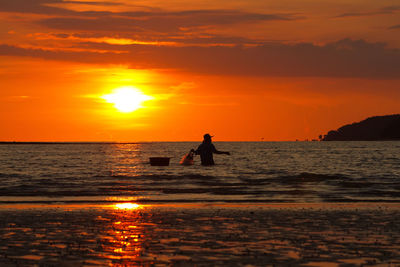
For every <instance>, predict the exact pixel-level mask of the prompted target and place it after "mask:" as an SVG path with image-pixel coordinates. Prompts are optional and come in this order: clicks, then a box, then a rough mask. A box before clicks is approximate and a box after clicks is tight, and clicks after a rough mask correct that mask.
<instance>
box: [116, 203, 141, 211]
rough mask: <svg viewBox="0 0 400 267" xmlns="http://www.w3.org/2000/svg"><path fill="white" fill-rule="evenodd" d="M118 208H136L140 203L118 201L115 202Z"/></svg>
mask: <svg viewBox="0 0 400 267" xmlns="http://www.w3.org/2000/svg"><path fill="white" fill-rule="evenodd" d="M115 208H116V209H127V210H134V209H138V208H140V205H139V204H136V203H117V204H115Z"/></svg>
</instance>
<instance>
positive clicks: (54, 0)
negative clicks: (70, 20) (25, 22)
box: [0, 0, 74, 15]
mask: <svg viewBox="0 0 400 267" xmlns="http://www.w3.org/2000/svg"><path fill="white" fill-rule="evenodd" d="M58 3H62V1H61V0H12V1H8V0H0V11H1V12H17V13H33V14H49V15H72V14H73V13H74V12H73V11H69V10H66V9H63V8H59V7H53V6H49V4H58Z"/></svg>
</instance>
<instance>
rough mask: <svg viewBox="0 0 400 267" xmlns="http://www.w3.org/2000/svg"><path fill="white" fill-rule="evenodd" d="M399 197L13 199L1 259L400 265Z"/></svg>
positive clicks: (0, 210)
mask: <svg viewBox="0 0 400 267" xmlns="http://www.w3.org/2000/svg"><path fill="white" fill-rule="evenodd" d="M399 221H400V205H398V204H385V203H380V204H371V203H357V204H354V203H353V204H350V203H348V204H340V203H331V204H329V203H325V204H312V203H311V204H310V203H308V204H301V203H292V204H290V203H279V204H172V203H169V204H156V205H148V204H145V205H141V204H135V203H113V204H107V205H99V204H63V203H55V204H18V205H15V204H3V205H1V206H0V265H1V266H32V265H37V266H55V265H58V266H96V265H97V266H110V265H111V266H128V265H129V266H132V265H133V266H135V265H147V266H149V265H160V266H163V265H178V266H207V265H212V266H273V265H275V266H361V265H363V266H398V265H400V252H399V251H400V226H399V224H398V222H399Z"/></svg>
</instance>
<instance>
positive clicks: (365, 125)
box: [320, 114, 400, 141]
mask: <svg viewBox="0 0 400 267" xmlns="http://www.w3.org/2000/svg"><path fill="white" fill-rule="evenodd" d="M320 140H321V141H380V140H400V114H395V115H386V116H375V117H370V118H368V119H365V120H363V121H360V122H356V123H353V124H347V125H345V126H342V127H340V128H339V129H337V130H336V131H329V132H328V133H327V134H326V135H324V136H322V135H321V136H320Z"/></svg>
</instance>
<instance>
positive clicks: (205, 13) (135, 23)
mask: <svg viewBox="0 0 400 267" xmlns="http://www.w3.org/2000/svg"><path fill="white" fill-rule="evenodd" d="M295 19H299V18H298V17H296V16H294V15H290V14H286V15H284V14H260V13H249V12H242V11H238V10H191V11H180V12H167V11H163V12H160V11H157V12H149V11H140V12H139V11H138V12H122V13H104V12H102V13H101V16H100V15H98V16H97V15H96V12H92V13H91V14H90V16H81V17H79V18H77V17H56V18H47V19H43V20H40V21H39V23H40V24H41V25H42V26H46V27H48V28H51V29H58V30H79V31H113V32H132V33H135V32H143V31H145V30H146V31H157V32H164V33H165V32H178V31H181V30H182V29H185V28H193V27H209V26H216V25H229V24H239V23H251V22H259V21H274V20H295Z"/></svg>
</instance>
